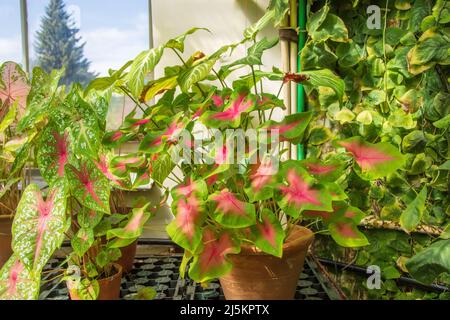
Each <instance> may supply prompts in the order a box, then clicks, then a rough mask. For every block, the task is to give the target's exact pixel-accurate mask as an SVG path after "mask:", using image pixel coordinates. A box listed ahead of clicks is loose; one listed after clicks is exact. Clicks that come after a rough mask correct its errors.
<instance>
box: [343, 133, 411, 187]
mask: <svg viewBox="0 0 450 320" xmlns="http://www.w3.org/2000/svg"><path fill="white" fill-rule="evenodd" d="M337 144H338V145H339V146H341V147H344V148H345V149H346V150H347V151H348V152H350V153H351V154H352V156H353V159H354V160H355V162H356V164H357V165H358V166H357V168H356V169H357V170H356V172H357V173H358V174H359V175H360V176H361V177H362V178H363V179H366V180H373V179H378V178H381V177H385V176H387V175H389V174H391V173H394V172H395V171H396V170H398V169H400V168H401V167H402V166H403V164H404V161H405V160H404V156H403V155H402V154H401V152H400V151H398V149H397V148H395V147H394V146H393V145H391V144H389V143H386V142H380V143H376V144H372V143H368V142H365V141H364V140H363V139H362V138H361V137H353V138H350V139H347V140H341V141H338V142H337Z"/></svg>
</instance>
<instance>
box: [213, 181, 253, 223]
mask: <svg viewBox="0 0 450 320" xmlns="http://www.w3.org/2000/svg"><path fill="white" fill-rule="evenodd" d="M209 201H210V202H212V203H213V204H214V205H215V210H214V213H213V214H212V216H213V218H214V219H215V220H216V221H217V222H219V223H220V224H221V225H223V226H224V227H228V228H244V227H248V226H251V225H254V224H255V223H256V214H255V206H254V205H253V204H251V203H248V202H244V201H241V200H239V199H238V198H237V196H236V195H235V194H234V193H232V192H230V191H229V190H228V189H223V190H222V191H220V192H216V193H214V194H212V195H211V196H209Z"/></svg>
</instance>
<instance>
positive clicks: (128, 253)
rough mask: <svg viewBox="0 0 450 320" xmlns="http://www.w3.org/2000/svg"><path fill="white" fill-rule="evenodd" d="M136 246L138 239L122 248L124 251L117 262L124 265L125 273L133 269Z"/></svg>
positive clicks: (121, 250)
mask: <svg viewBox="0 0 450 320" xmlns="http://www.w3.org/2000/svg"><path fill="white" fill-rule="evenodd" d="M136 248H137V240H136V241H135V242H133V243H132V244H130V245H128V246H126V247H123V248H120V252H122V255H121V256H120V258H119V260H117V261H116V263H117V264H120V265H121V266H122V271H123V273H128V272H130V271H131V270H133V264H134V257H135V256H136Z"/></svg>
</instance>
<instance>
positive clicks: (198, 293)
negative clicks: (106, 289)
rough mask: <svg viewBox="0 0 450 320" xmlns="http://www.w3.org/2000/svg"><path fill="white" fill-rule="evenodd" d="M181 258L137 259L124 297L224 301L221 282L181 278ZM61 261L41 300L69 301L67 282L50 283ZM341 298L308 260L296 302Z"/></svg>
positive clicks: (50, 266) (58, 265) (52, 266)
mask: <svg viewBox="0 0 450 320" xmlns="http://www.w3.org/2000/svg"><path fill="white" fill-rule="evenodd" d="M181 259H182V257H181V256H178V255H173V256H150V257H144V258H137V259H135V263H134V269H133V270H132V271H131V272H130V273H129V274H126V275H124V276H123V278H122V287H121V294H120V295H121V298H122V299H125V300H127V299H132V297H133V294H134V293H136V292H137V291H138V290H139V289H140V288H143V287H148V286H151V287H153V288H154V289H155V290H156V291H157V293H158V294H157V296H156V299H164V300H224V299H225V298H224V295H223V292H222V289H221V287H220V284H219V282H218V281H213V282H210V283H209V284H208V287H207V288H204V287H202V286H201V285H200V284H198V283H195V282H193V281H192V280H190V279H187V278H186V279H181V277H180V274H179V266H180V264H181ZM61 263H62V261H59V260H56V259H53V260H51V261H50V262H49V264H48V265H47V266H46V268H45V269H46V270H47V271H49V272H48V273H46V277H45V278H44V279H43V285H42V288H41V295H40V299H42V300H67V299H69V297H68V291H67V287H66V284H65V282H61V281H60V280H51V281H48V280H46V279H51V278H52V277H54V274H52V272H51V270H55V269H60V268H61ZM337 297H338V295H337V294H336V293H335V292H332V291H330V286H328V285H327V284H326V283H324V278H323V277H321V276H320V272H318V270H317V268H316V267H315V263H314V262H312V261H310V260H308V259H307V261H306V263H305V268H304V270H303V272H302V273H301V274H300V279H299V281H298V284H297V292H296V295H295V299H297V300H330V299H337Z"/></svg>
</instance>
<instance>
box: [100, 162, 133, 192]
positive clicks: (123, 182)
mask: <svg viewBox="0 0 450 320" xmlns="http://www.w3.org/2000/svg"><path fill="white" fill-rule="evenodd" d="M93 162H94V164H95V166H96V167H97V169H98V170H99V171H100V172H101V173H103V175H104V176H105V177H106V178H107V179H108V180H109V181H111V182H112V183H113V184H115V185H117V186H119V187H121V188H126V187H127V186H128V185H129V181H127V180H128V179H127V176H125V177H121V178H119V177H117V176H115V175H114V174H113V172H112V170H111V168H110V163H109V160H108V156H107V155H106V154H100V155H99V157H98V160H93ZM115 165H118V166H119V170H118V171H119V172H120V173H122V174H123V172H122V171H121V170H122V168H123V167H122V166H121V165H122V163H121V164H120V165H119V164H118V163H115Z"/></svg>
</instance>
